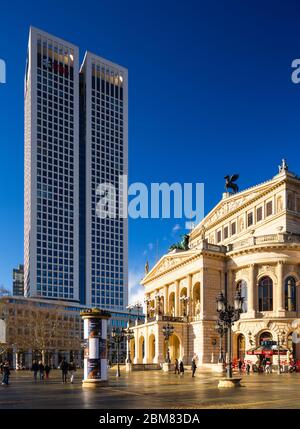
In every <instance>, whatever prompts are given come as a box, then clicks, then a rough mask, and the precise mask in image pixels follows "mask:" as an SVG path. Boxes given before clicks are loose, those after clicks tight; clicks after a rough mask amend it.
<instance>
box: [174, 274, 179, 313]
mask: <svg viewBox="0 0 300 429" xmlns="http://www.w3.org/2000/svg"><path fill="white" fill-rule="evenodd" d="M179 313H180V309H179V280H176V281H175V317H178V316H179Z"/></svg>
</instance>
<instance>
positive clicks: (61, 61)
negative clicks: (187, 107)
mask: <svg viewBox="0 0 300 429" xmlns="http://www.w3.org/2000/svg"><path fill="white" fill-rule="evenodd" d="M79 81H80V84H79ZM127 81H128V79H127V70H126V69H125V68H123V67H121V66H119V65H117V64H114V63H111V62H109V61H107V60H105V59H103V58H101V57H98V56H96V55H94V54H91V53H88V52H87V53H86V54H85V57H84V61H83V64H82V67H81V69H80V71H79V50H78V48H77V47H76V46H75V45H73V44H70V43H68V42H66V41H64V40H62V39H59V38H57V37H54V36H52V35H50V34H48V33H45V32H43V31H41V30H38V29H36V28H32V27H31V28H30V36H29V45H28V56H27V64H26V75H25V191H24V194H25V195H24V197H25V198H24V200H25V203H24V211H25V222H24V289H25V296H27V297H40V298H46V299H55V300H66V301H73V302H77V303H80V304H82V305H87V306H93V307H98V308H103V309H106V310H112V311H125V308H126V305H127V301H128V274H127V271H128V262H127V261H128V254H127V253H128V252H127V247H128V238H127V237H128V228H127V219H123V217H122V216H121V213H122V210H123V208H124V209H125V211H126V207H125V206H126V205H127V192H126V193H125V194H126V195H123V193H122V190H121V191H120V190H119V189H120V188H119V177H120V176H122V175H127V169H128V162H127V157H128V137H127V123H128V113H127V104H128V96H127V93H128V90H127V87H128V83H127ZM101 183H109V184H111V185H115V186H116V187H117V207H116V217H115V218H106V219H100V218H99V217H98V216H97V212H96V206H97V202H98V200H99V199H100V198H101V195H98V194H97V189H98V186H99V185H100V184H101ZM123 199H124V201H123Z"/></svg>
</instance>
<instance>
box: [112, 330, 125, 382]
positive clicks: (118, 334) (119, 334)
mask: <svg viewBox="0 0 300 429" xmlns="http://www.w3.org/2000/svg"><path fill="white" fill-rule="evenodd" d="M124 336H125V334H124V330H121V329H119V328H113V329H112V331H111V337H112V339H113V341H114V342H115V344H116V346H117V372H116V377H121V372H120V343H121V341H122V340H123V338H124Z"/></svg>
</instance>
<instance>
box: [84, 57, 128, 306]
mask: <svg viewBox="0 0 300 429" xmlns="http://www.w3.org/2000/svg"><path fill="white" fill-rule="evenodd" d="M80 75H81V80H80V85H81V86H80V96H81V100H82V103H81V113H80V116H81V119H82V121H81V131H82V132H81V133H80V135H81V141H82V142H83V141H84V143H83V144H82V146H81V147H82V149H83V147H84V149H83V150H85V159H84V158H83V157H81V170H80V183H81V187H82V188H85V194H84V193H81V195H82V199H80V208H81V209H84V210H85V213H82V216H81V217H80V218H81V219H83V218H84V217H85V222H84V223H82V225H85V233H83V234H80V237H81V238H83V239H84V242H83V241H81V240H80V248H81V255H84V254H85V262H84V263H83V259H82V261H81V262H82V263H81V264H80V278H81V279H82V278H83V277H84V276H85V279H86V285H87V287H86V290H85V293H86V302H87V303H90V304H91V305H92V306H95V307H101V308H104V309H109V308H113V309H119V310H120V309H122V308H124V306H126V305H127V300H128V297H127V293H128V291H127V283H128V279H127V271H128V267H127V259H128V256H127V248H128V243H127V237H128V227H127V219H125V218H122V212H123V208H124V207H123V205H124V204H126V202H127V194H126V195H125V196H124V195H123V190H122V187H119V181H120V177H121V176H122V175H126V176H127V174H128V161H127V159H128V154H127V151H128V137H127V123H128V112H127V104H128V103H127V99H128V90H127V70H126V69H124V68H123V67H121V66H119V65H117V64H113V63H111V62H109V61H107V60H105V59H103V58H101V57H98V56H96V55H94V54H91V53H90V52H87V53H86V54H85V57H84V61H83V64H82V66H81V70H80ZM100 183H102V184H103V183H108V184H112V185H113V186H114V189H115V190H116V206H115V211H111V212H110V217H109V218H103V219H100V218H99V216H98V214H97V209H96V207H97V201H98V200H99V198H100V197H101V195H97V188H98V186H99V184H100ZM124 197H125V198H124ZM84 198H85V204H82V203H83V200H84ZM81 284H83V281H82V280H81ZM83 289H84V288H83V287H82V289H81V290H82V291H83Z"/></svg>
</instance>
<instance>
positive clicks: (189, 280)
mask: <svg viewBox="0 0 300 429" xmlns="http://www.w3.org/2000/svg"><path fill="white" fill-rule="evenodd" d="M187 284H188V288H187V291H188V298H189V300H188V303H187V315H188V316H192V315H193V314H192V308H193V302H192V298H193V297H192V294H193V275H192V274H189V275H188V276H187Z"/></svg>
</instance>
